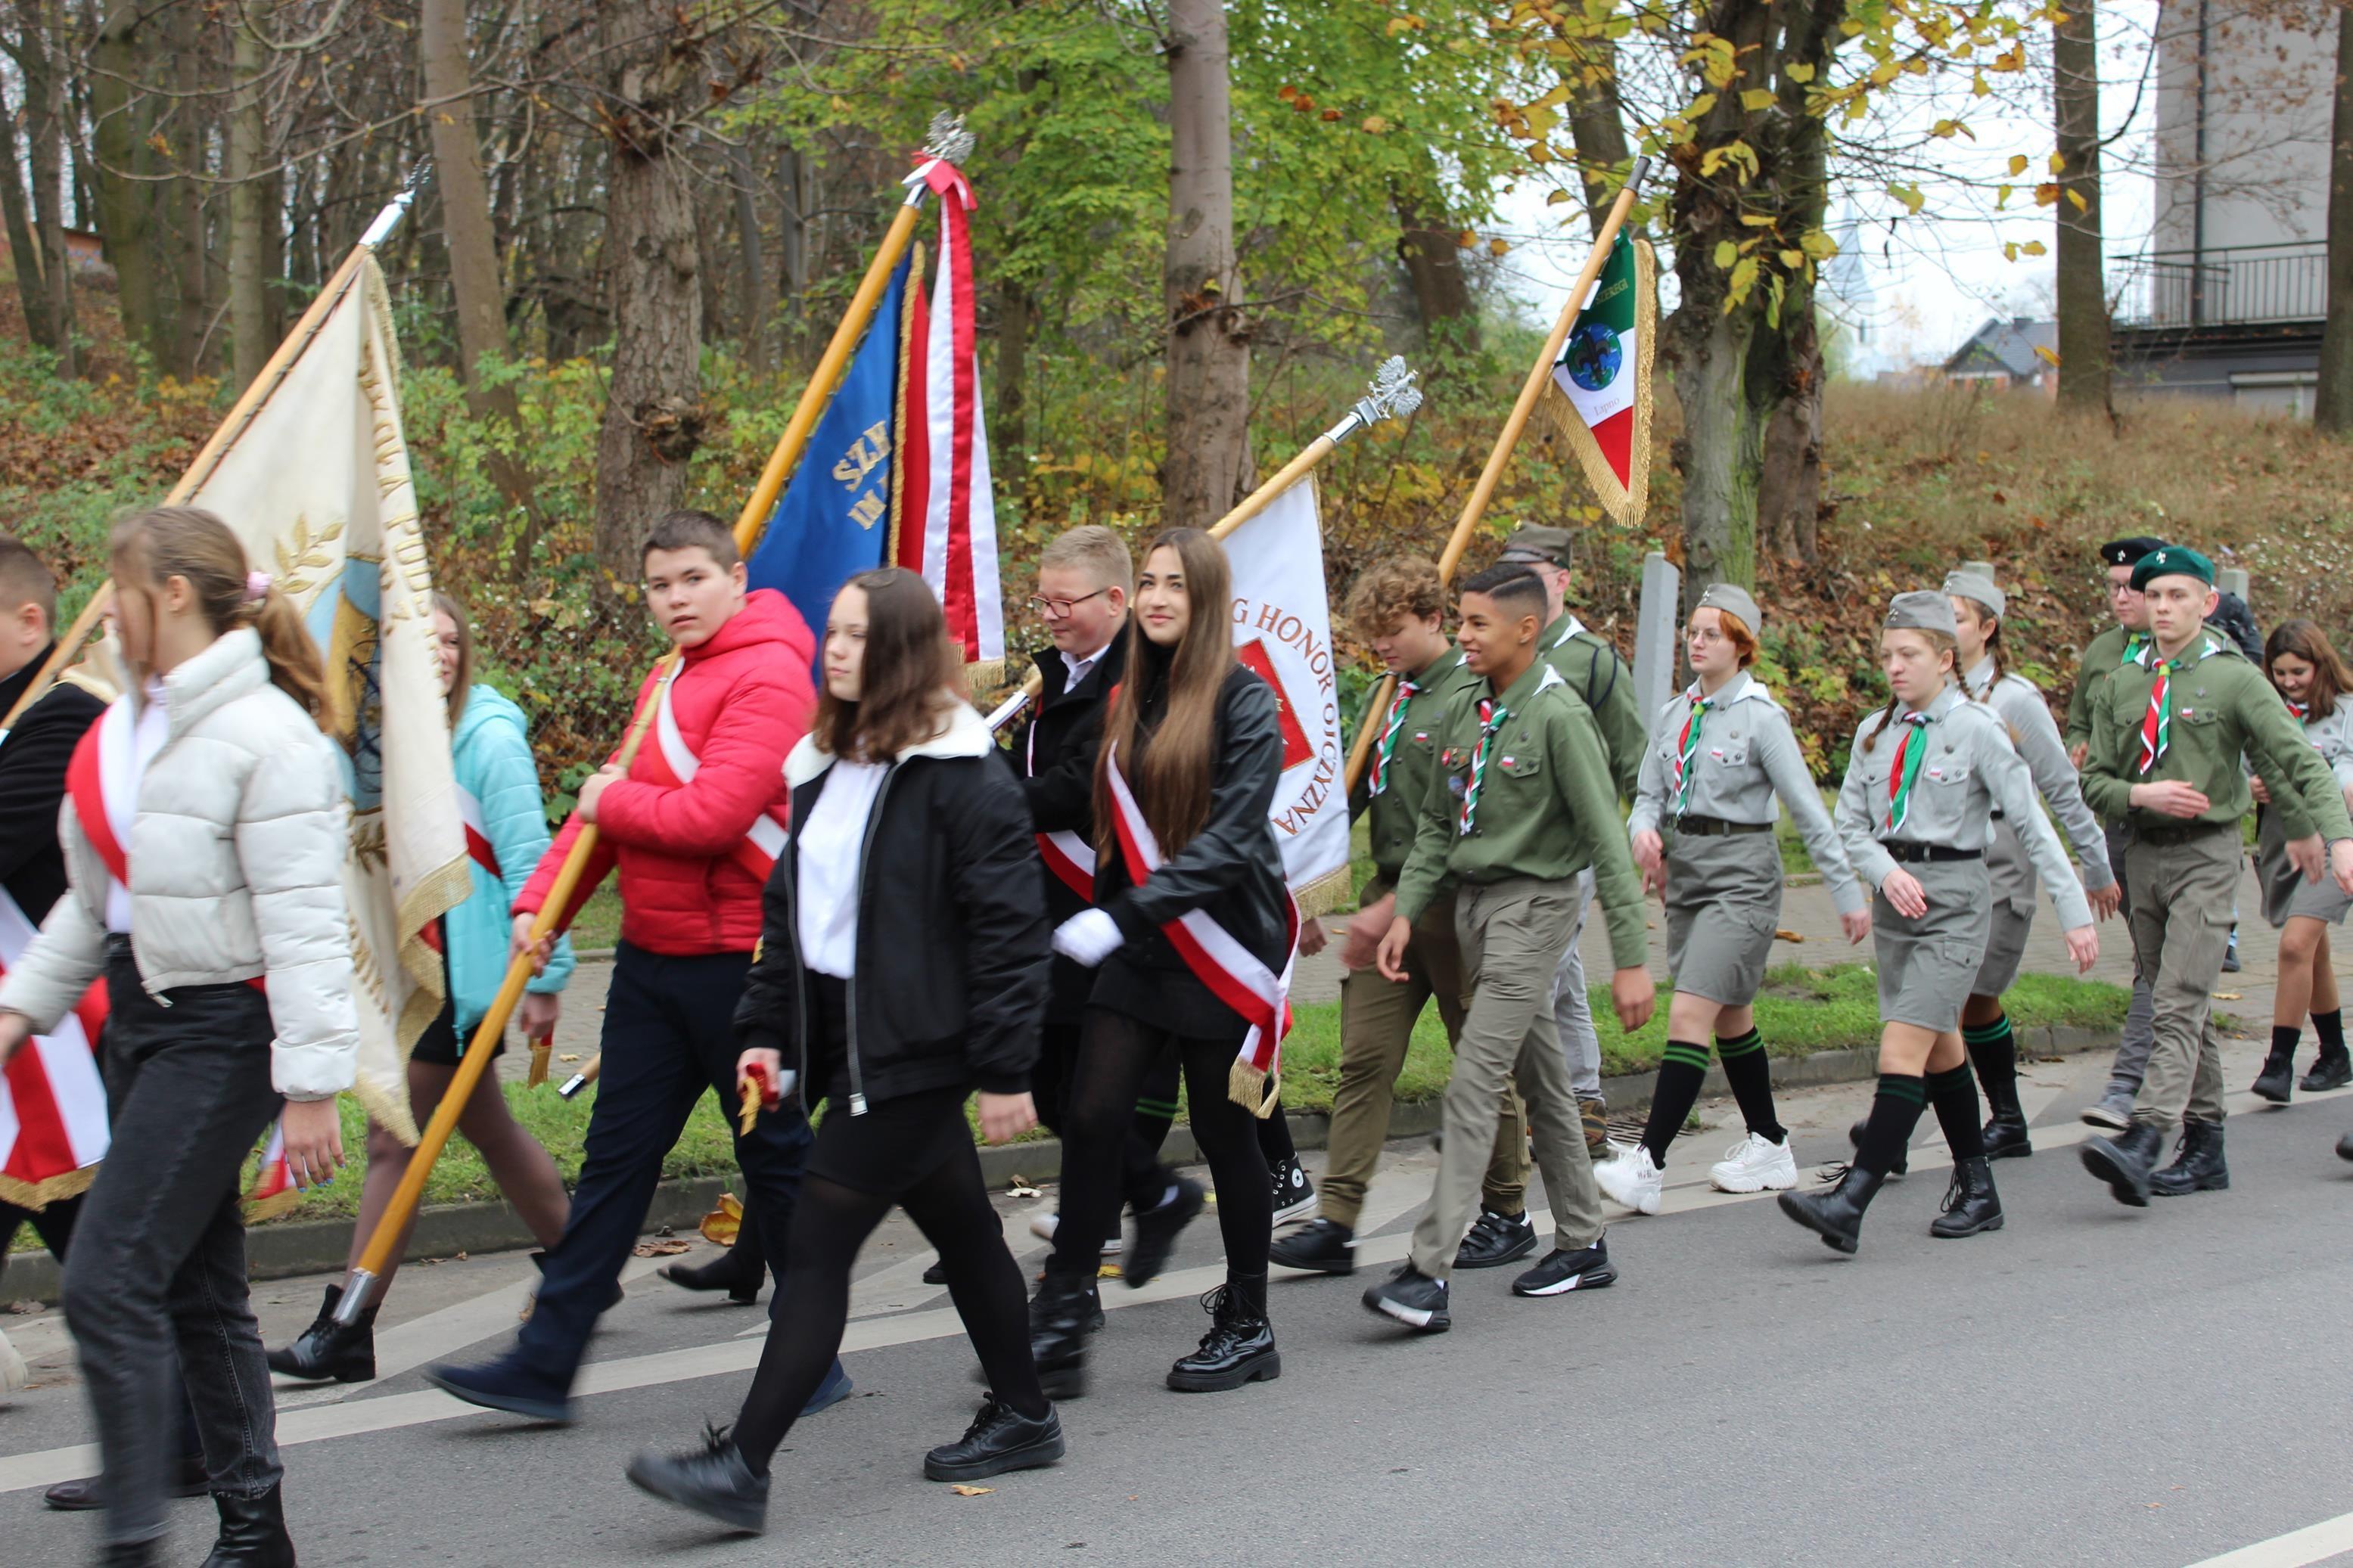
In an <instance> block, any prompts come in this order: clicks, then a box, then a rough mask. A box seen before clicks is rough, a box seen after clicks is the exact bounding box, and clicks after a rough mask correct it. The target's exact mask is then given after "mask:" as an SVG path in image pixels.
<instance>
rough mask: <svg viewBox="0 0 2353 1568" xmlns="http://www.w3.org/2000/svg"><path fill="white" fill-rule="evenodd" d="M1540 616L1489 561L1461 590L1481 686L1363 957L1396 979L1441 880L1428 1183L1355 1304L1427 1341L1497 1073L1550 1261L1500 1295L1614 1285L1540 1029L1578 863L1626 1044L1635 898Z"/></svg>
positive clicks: (1578, 1144)
mask: <svg viewBox="0 0 2353 1568" xmlns="http://www.w3.org/2000/svg"><path fill="white" fill-rule="evenodd" d="M1543 616H1544V585H1543V584H1541V583H1539V582H1537V581H1536V578H1535V574H1533V573H1531V572H1529V571H1528V570H1527V569H1526V568H1525V567H1523V566H1510V565H1503V566H1492V567H1489V568H1488V569H1487V570H1486V571H1484V572H1482V573H1480V574H1478V575H1477V576H1475V577H1473V578H1472V579H1471V581H1470V582H1469V583H1467V584H1464V585H1463V589H1462V612H1461V633H1460V637H1461V644H1462V653H1463V658H1464V661H1465V662H1466V664H1467V665H1468V666H1469V668H1470V669H1471V672H1472V674H1474V675H1477V676H1479V677H1481V682H1480V684H1479V685H1478V686H1477V687H1475V688H1473V689H1472V690H1469V691H1465V692H1461V693H1459V694H1457V696H1456V697H1455V698H1454V700H1452V701H1451V703H1449V704H1448V706H1447V710H1446V713H1445V716H1444V718H1443V720H1442V721H1441V722H1440V727H1439V729H1438V732H1437V735H1436V737H1435V739H1436V741H1437V744H1438V766H1437V768H1436V769H1435V770H1434V771H1433V772H1432V774H1431V777H1430V787H1429V789H1428V790H1427V791H1426V792H1425V794H1424V796H1423V805H1422V816H1421V821H1420V823H1419V826H1418V828H1417V829H1416V832H1415V836H1414V844H1413V850H1412V852H1411V853H1410V854H1409V855H1408V856H1407V857H1406V863H1405V866H1404V868H1403V869H1402V870H1401V871H1400V872H1399V873H1398V887H1397V910H1396V913H1395V916H1394V918H1393V919H1392V920H1391V921H1390V922H1389V929H1388V933H1387V934H1386V935H1384V936H1383V937H1382V938H1381V942H1380V948H1379V952H1378V953H1377V957H1376V963H1377V964H1378V966H1379V968H1380V971H1381V973H1383V974H1384V975H1387V976H1388V978H1389V979H1390V980H1392V981H1396V982H1398V983H1401V984H1402V983H1404V982H1405V981H1406V980H1407V978H1408V976H1407V972H1406V968H1405V955H1406V952H1407V950H1408V948H1409V945H1410V944H1411V942H1412V940H1413V927H1414V921H1416V920H1417V919H1419V917H1420V915H1421V913H1422V911H1424V910H1427V909H1428V908H1429V907H1430V903H1431V901H1432V900H1435V899H1436V898H1437V897H1438V894H1439V890H1440V888H1441V887H1443V886H1444V885H1445V884H1446V883H1447V882H1448V881H1449V880H1451V881H1452V882H1453V883H1454V885H1455V906H1454V931H1455V936H1456V939H1457V940H1458V941H1459V942H1461V947H1462V970H1463V981H1464V984H1466V985H1467V986H1468V987H1469V988H1470V994H1471V1000H1470V1009H1469V1013H1468V1015H1467V1016H1465V1017H1464V1019H1463V1022H1462V1032H1461V1037H1460V1038H1459V1039H1458V1040H1457V1041H1456V1042H1455V1047H1454V1071H1453V1075H1452V1077H1451V1078H1450V1079H1448V1080H1447V1085H1446V1110H1445V1128H1446V1144H1445V1147H1444V1149H1443V1150H1442V1151H1441V1152H1440V1161H1439V1168H1438V1182H1437V1186H1436V1188H1435V1190H1434V1191H1433V1192H1432V1193H1431V1194H1430V1205H1429V1207H1428V1208H1426V1209H1425V1210H1424V1211H1423V1213H1422V1216H1421V1223H1420V1224H1419V1226H1416V1227H1415V1229H1414V1233H1413V1247H1412V1250H1411V1252H1410V1253H1409V1255H1408V1258H1407V1261H1406V1263H1405V1264H1404V1266H1403V1267H1401V1268H1398V1271H1397V1273H1396V1274H1395V1275H1394V1276H1393V1277H1392V1278H1390V1279H1388V1280H1386V1281H1384V1282H1383V1283H1381V1284H1379V1285H1376V1286H1374V1287H1373V1288H1372V1289H1369V1290H1367V1291H1366V1292H1365V1305H1366V1307H1367V1308H1369V1309H1370V1310H1373V1311H1375V1312H1378V1313H1380V1314H1382V1315H1384V1316H1386V1317H1389V1318H1394V1319H1396V1320H1397V1321H1399V1322H1402V1323H1406V1324H1408V1325H1409V1326H1411V1327H1413V1328H1416V1329H1419V1330H1420V1331H1423V1332H1426V1333H1437V1332H1440V1331H1444V1330H1445V1329H1447V1328H1448V1327H1450V1326H1451V1318H1450V1316H1449V1314H1448V1310H1447V1277H1448V1275H1449V1273H1450V1272H1451V1269H1452V1267H1453V1262H1454V1254H1455V1249H1456V1245H1457V1244H1458V1243H1459V1242H1460V1241H1461V1239H1462V1233H1463V1230H1464V1228H1465V1227H1466V1226H1469V1224H1470V1223H1471V1211H1472V1208H1473V1206H1475V1205H1476V1204H1477V1202H1478V1193H1479V1172H1480V1169H1481V1167H1482V1166H1483V1165H1484V1164H1485V1163H1486V1154H1487V1146H1488V1142H1489V1139H1490V1135H1491V1133H1492V1131H1493V1128H1494V1125H1495V1111H1496V1107H1497V1106H1498V1105H1499V1104H1500V1103H1501V1102H1502V1100H1503V1095H1504V1079H1505V1077H1506V1075H1509V1076H1512V1077H1514V1078H1516V1079H1518V1080H1519V1086H1520V1092H1521V1093H1522V1095H1524V1096H1525V1098H1526V1100H1527V1109H1528V1122H1529V1125H1530V1127H1531V1128H1532V1129H1533V1131H1534V1132H1535V1156H1536V1166H1537V1168H1538V1169H1539V1170H1541V1171H1542V1172H1543V1173H1544V1179H1545V1193H1546V1195H1547V1196H1548V1197H1549V1198H1550V1199H1551V1201H1552V1212H1553V1250H1552V1251H1551V1252H1550V1253H1549V1254H1548V1255H1546V1257H1545V1258H1543V1259H1542V1260H1541V1261H1540V1262H1538V1263H1537V1264H1536V1266H1535V1268H1531V1269H1529V1270H1528V1271H1527V1272H1526V1273H1525V1274H1522V1275H1521V1276H1520V1277H1519V1278H1518V1279H1515V1280H1514V1281H1513V1282H1512V1289H1513V1291H1514V1294H1517V1295H1522V1296H1553V1295H1559V1294H1561V1293H1563V1292H1565V1291H1569V1290H1575V1289H1592V1288H1596V1287H1599V1286H1603V1285H1607V1284H1609V1282H1610V1281H1611V1280H1613V1279H1616V1278H1617V1271H1616V1270H1615V1269H1614V1268H1611V1267H1610V1263H1609V1251H1608V1249H1607V1247H1605V1246H1604V1244H1603V1241H1602V1237H1601V1205H1600V1199H1599V1195H1598V1194H1596V1193H1595V1191H1594V1187H1593V1165H1592V1161H1591V1159H1590V1157H1589V1156H1588V1154H1587V1152H1586V1147H1585V1139H1584V1137H1583V1136H1582V1133H1581V1130H1580V1129H1579V1127H1578V1124H1577V1106H1576V1099H1575V1096H1574V1095H1573V1094H1572V1093H1571V1092H1570V1089H1569V1086H1568V1067H1567V1061H1566V1060H1565V1058H1563V1057H1562V1055H1561V1050H1560V1043H1559V1040H1558V1038H1557V1037H1556V1035H1555V1033H1554V1029H1553V1015H1552V979H1553V973H1554V971H1555V970H1556V967H1557V966H1558V964H1559V963H1560V952H1561V949H1562V948H1563V947H1564V946H1566V945H1567V942H1568V936H1569V928H1570V925H1571V922H1572V921H1573V920H1574V918H1575V915H1576V911H1577V873H1578V872H1579V871H1582V870H1584V869H1586V868H1588V866H1589V867H1591V868H1592V869H1593V872H1594V877H1595V881H1596V883H1597V886H1598V889H1599V893H1600V896H1601V907H1602V910H1603V911H1604V912H1605V913H1606V915H1607V916H1608V919H1609V945H1610V951H1611V952H1612V954H1613V956H1614V958H1615V961H1616V964H1617V973H1615V974H1614V975H1613V976H1612V978H1611V981H1610V999H1611V1002H1612V1003H1613V1005H1615V1006H1616V1008H1617V1012H1618V1018H1619V1022H1620V1024H1622V1025H1623V1026H1625V1027H1626V1029H1628V1030H1629V1031H1632V1030H1634V1029H1639V1028H1641V1026H1642V1025H1643V1024H1644V1023H1646V1022H1648V1021H1649V1019H1650V1016H1651V1006H1652V1004H1653V1001H1654V993H1653V990H1652V987H1651V975H1650V972H1649V971H1648V970H1647V969H1646V968H1645V967H1644V966H1643V965H1644V963H1645V961H1646V958H1647V951H1646V950H1647V947H1648V935H1647V932H1646V931H1645V929H1644V921H1643V911H1642V885H1641V880H1640V879H1638V878H1637V877H1636V876H1635V873H1634V862H1633V860H1632V859H1631V858H1630V857H1629V856H1628V854H1627V851H1626V838H1625V835H1624V834H1623V833H1622V832H1621V831H1620V829H1619V826H1618V803H1617V800H1616V797H1615V796H1614V795H1613V794H1612V793H1611V790H1610V785H1609V763H1608V761H1607V759H1606V758H1605V756H1604V754H1603V752H1602V747H1601V738H1600V735H1599V731H1597V730H1596V729H1595V728H1594V724H1593V716H1592V713H1591V711H1590V710H1588V709H1587V707H1586V706H1585V704H1584V703H1583V702H1582V701H1580V700H1578V699H1577V694H1576V693H1575V692H1573V691H1571V690H1570V689H1569V687H1568V683H1567V681H1566V680H1564V679H1561V675H1560V671H1558V670H1556V669H1555V668H1552V666H1550V665H1548V664H1546V663H1544V662H1543V661H1542V660H1540V659H1539V658H1537V657H1536V651H1537V650H1536V638H1537V636H1538V634H1539V633H1540V632H1541V631H1542V630H1543V625H1544V623H1543Z"/></svg>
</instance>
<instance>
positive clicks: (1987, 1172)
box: [1928, 1159, 2001, 1241]
mask: <svg viewBox="0 0 2353 1568" xmlns="http://www.w3.org/2000/svg"><path fill="white" fill-rule="evenodd" d="M2000 1228H2001V1195H2000V1194H1999V1193H1996V1192H1995V1191H1994V1190H1993V1168H1992V1167H1991V1166H1989V1165H1988V1164H1987V1163H1986V1162H1985V1161H1984V1160H1982V1159H1978V1160H1964V1161H1962V1162H1961V1163H1959V1164H1957V1165H1956V1166H1954V1167H1953V1184H1952V1185H1951V1186H1949V1187H1947V1189H1945V1212H1944V1213H1943V1214H1941V1215H1937V1216H1936V1218H1935V1219H1934V1220H1932V1221H1930V1222H1929V1225H1928V1234H1929V1235H1930V1236H1933V1237H1940V1238H1942V1239H1944V1240H1947V1241H1949V1240H1951V1239H1952V1238H1953V1237H1958V1236H1975V1235H1977V1233H1978V1232H1979V1231H1981V1230H2000Z"/></svg>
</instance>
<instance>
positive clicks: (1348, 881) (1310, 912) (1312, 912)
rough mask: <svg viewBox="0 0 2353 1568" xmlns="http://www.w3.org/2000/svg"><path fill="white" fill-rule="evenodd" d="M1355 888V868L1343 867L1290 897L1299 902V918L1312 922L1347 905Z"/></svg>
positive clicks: (1325, 874)
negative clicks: (1319, 916) (1317, 917)
mask: <svg viewBox="0 0 2353 1568" xmlns="http://www.w3.org/2000/svg"><path fill="white" fill-rule="evenodd" d="M1355 892H1356V871H1355V868H1353V867H1349V866H1343V867H1341V868H1339V869H1338V870H1336V871H1327V872H1325V873H1324V875H1323V876H1321V877H1318V878H1316V879H1315V880H1314V881H1312V882H1310V883H1308V884H1307V886H1305V887H1303V888H1302V889H1299V890H1298V891H1297V892H1295V893H1293V894H1292V895H1291V896H1292V897H1293V899H1296V900H1298V901H1299V918H1300V919H1301V920H1303V921H1305V920H1314V918H1315V917H1316V916H1318V915H1328V914H1330V913H1331V912H1332V911H1333V910H1337V909H1341V908H1343V907H1345V905H1347V904H1348V903H1349V902H1350V901H1351V900H1352V895H1353V894H1354V893H1355Z"/></svg>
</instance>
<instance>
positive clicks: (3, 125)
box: [0, 82, 58, 349]
mask: <svg viewBox="0 0 2353 1568" xmlns="http://www.w3.org/2000/svg"><path fill="white" fill-rule="evenodd" d="M7 85H8V84H7V83H5V82H0V218H5V221H6V224H7V233H8V259H9V261H10V263H11V265H12V266H13V268H14V269H15V271H16V298H17V300H18V302H19V303H21V304H22V305H23V306H24V308H25V332H26V336H28V337H29V338H31V339H32V341H33V346H34V347H36V348H44V349H54V348H56V347H57V337H58V334H57V328H56V325H55V323H54V322H52V321H50V319H49V285H48V280H47V279H46V278H44V277H43V276H42V274H41V247H39V246H38V245H37V244H36V243H35V242H34V239H33V222H32V215H31V213H30V212H29V211H28V210H27V208H26V204H25V175H24V170H23V169H22V168H21V167H20V166H19V165H18V163H17V161H16V114H15V112H14V111H13V110H10V109H9V107H8V94H7V91H6V88H7Z"/></svg>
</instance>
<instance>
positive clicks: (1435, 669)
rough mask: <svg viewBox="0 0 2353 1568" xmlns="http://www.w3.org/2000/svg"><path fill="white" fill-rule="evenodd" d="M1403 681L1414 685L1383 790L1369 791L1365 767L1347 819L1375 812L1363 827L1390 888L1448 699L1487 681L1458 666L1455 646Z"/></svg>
mask: <svg viewBox="0 0 2353 1568" xmlns="http://www.w3.org/2000/svg"><path fill="white" fill-rule="evenodd" d="M1407 679H1408V680H1409V681H1410V682H1411V683H1412V685H1413V686H1414V687H1415V691H1414V694H1413V696H1412V697H1410V698H1409V699H1408V700H1407V701H1406V705H1405V711H1404V712H1403V713H1401V714H1399V715H1398V738H1397V747H1396V749H1395V750H1393V751H1392V752H1390V753H1389V765H1388V772H1387V773H1386V774H1385V775H1384V777H1383V781H1382V788H1381V793H1380V794H1378V795H1375V794H1373V770H1372V769H1371V768H1369V767H1368V768H1366V770H1365V776H1364V777H1363V778H1361V779H1359V780H1358V781H1357V782H1356V794H1355V795H1352V796H1350V797H1349V800H1348V820H1349V821H1351V822H1354V821H1355V820H1356V818H1357V817H1359V816H1363V815H1364V814H1365V813H1366V811H1368V810H1369V811H1370V812H1371V813H1372V814H1373V820H1372V825H1371V826H1370V827H1369V828H1367V829H1366V837H1368V838H1369V839H1370V840H1371V843H1372V851H1373V869H1374V871H1375V872H1376V874H1377V876H1378V877H1379V879H1381V880H1382V881H1384V882H1386V883H1388V884H1389V885H1390V886H1392V887H1394V886H1396V884H1397V879H1398V872H1399V871H1402V870H1403V869H1405V861H1406V857H1407V856H1408V855H1409V854H1411V853H1412V852H1413V835H1414V829H1415V827H1416V826H1419V822H1420V819H1421V801H1422V796H1423V795H1425V794H1427V793H1428V792H1429V789H1430V774H1431V773H1434V772H1436V771H1437V768H1438V729H1439V724H1440V721H1442V720H1443V719H1444V717H1445V714H1446V705H1447V702H1448V700H1450V699H1451V698H1452V697H1453V696H1454V695H1455V694H1456V693H1457V692H1461V691H1468V690H1471V689H1474V688H1480V689H1483V688H1484V686H1485V684H1486V683H1485V682H1484V681H1482V680H1481V679H1479V678H1478V677H1477V676H1475V675H1473V674H1472V673H1471V672H1470V671H1469V670H1468V669H1465V668H1463V667H1462V650H1461V648H1457V647H1450V648H1448V649H1447V650H1446V651H1445V652H1444V653H1442V654H1440V655H1439V656H1438V657H1437V658H1434V659H1432V660H1430V663H1429V664H1427V665H1425V666H1424V667H1423V668H1420V669H1418V670H1416V671H1415V672H1414V673H1413V674H1412V675H1410V676H1409V677H1408V678H1407ZM1474 700H1475V699H1474ZM1377 733H1378V731H1376V734H1377Z"/></svg>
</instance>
